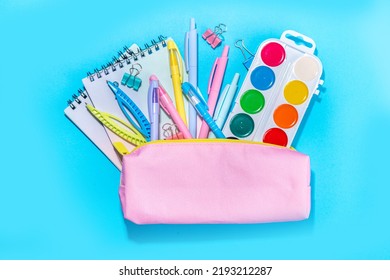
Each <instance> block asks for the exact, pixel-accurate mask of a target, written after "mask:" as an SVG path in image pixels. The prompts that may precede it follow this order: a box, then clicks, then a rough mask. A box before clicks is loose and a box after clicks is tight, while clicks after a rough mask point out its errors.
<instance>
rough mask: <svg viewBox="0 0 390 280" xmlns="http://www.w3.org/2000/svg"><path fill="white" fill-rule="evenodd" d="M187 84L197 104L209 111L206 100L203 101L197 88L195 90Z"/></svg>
mask: <svg viewBox="0 0 390 280" xmlns="http://www.w3.org/2000/svg"><path fill="white" fill-rule="evenodd" d="M187 84H188V85H189V87H190V89H191V90H192V92H193V93H194V95H195V97H196V98H197V99H198V100H199V102H200V103H201V104H202V105H203V106H204V107H205V108H206V110H208V109H209V107H208V106H207V102H206V100H204V98H203V96H202V93H201V92H200V91H199V88H198V89H196V88H195V87H194V86H193V85H192V84H191V83H189V82H187Z"/></svg>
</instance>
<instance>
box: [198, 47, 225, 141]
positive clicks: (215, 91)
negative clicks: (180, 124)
mask: <svg viewBox="0 0 390 280" xmlns="http://www.w3.org/2000/svg"><path fill="white" fill-rule="evenodd" d="M228 53H229V46H225V47H224V48H223V51H222V56H221V57H217V59H216V60H215V62H214V66H213V69H212V70H211V74H210V78H209V85H208V90H207V92H208V94H209V99H208V102H207V106H208V107H209V113H210V115H211V116H212V115H213V114H214V110H215V106H216V104H217V100H218V95H219V91H220V89H221V86H222V81H223V76H224V75H225V70H226V64H227V61H228ZM209 131H210V128H209V126H208V125H207V123H206V122H205V121H203V122H202V126H201V127H200V132H199V138H208V136H209Z"/></svg>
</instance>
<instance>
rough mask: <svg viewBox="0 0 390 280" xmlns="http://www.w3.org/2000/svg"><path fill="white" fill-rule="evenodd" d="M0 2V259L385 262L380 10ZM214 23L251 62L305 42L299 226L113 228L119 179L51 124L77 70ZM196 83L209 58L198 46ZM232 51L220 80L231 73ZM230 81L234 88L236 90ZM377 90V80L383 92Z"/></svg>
mask: <svg viewBox="0 0 390 280" xmlns="http://www.w3.org/2000/svg"><path fill="white" fill-rule="evenodd" d="M80 2H81V1H63V0H61V1H48V0H1V1H0V30H1V33H0V34H1V43H0V57H1V59H0V72H1V73H0V78H1V88H0V91H1V110H0V114H1V119H2V121H1V122H2V123H1V126H2V128H1V129H2V133H1V134H2V136H1V137H0V158H1V168H0V172H1V176H0V258H1V259H389V257H390V218H389V216H390V203H389V200H390V184H389V182H388V174H389V173H388V172H389V167H388V165H389V164H388V159H389V158H390V149H389V139H390V110H389V107H390V93H389V91H388V86H387V83H388V80H389V69H388V67H389V65H390V63H389V62H390V60H389V55H388V51H387V48H388V46H389V45H390V39H389V38H390V37H389V32H388V29H387V27H388V26H390V20H389V16H388V11H389V10H390V4H388V2H387V3H386V1H353V2H351V3H341V2H342V1H299V3H298V1H285V2H277V3H271V2H276V1H194V3H188V4H185V5H184V4H183V3H184V2H183V1H171V3H175V4H174V5H173V4H171V6H174V8H170V5H168V4H165V5H163V4H159V3H160V1H131V3H130V2H129V1H116V0H112V1H101V3H98V2H97V1H82V3H80ZM191 16H194V17H195V18H196V20H197V22H198V29H199V32H200V33H203V32H204V31H205V30H206V28H208V27H214V26H215V25H216V24H218V23H220V22H223V23H225V24H226V25H227V26H228V32H227V33H226V34H225V38H226V40H225V43H226V44H229V45H231V46H233V44H234V42H235V40H237V39H245V43H246V45H247V47H248V48H249V49H251V50H252V51H253V52H255V51H256V49H257V46H258V45H259V44H260V43H261V42H262V41H263V40H265V39H268V38H272V37H279V36H280V35H281V33H282V32H283V31H284V30H286V29H294V30H297V31H299V32H301V33H303V34H306V35H308V36H310V37H312V38H313V39H314V40H315V41H316V43H317V47H318V56H319V58H320V59H321V61H322V63H323V66H324V70H325V73H324V78H325V84H324V87H325V90H324V91H323V92H322V94H321V96H320V97H319V98H317V99H315V100H314V102H312V106H311V107H310V110H309V115H308V117H307V118H306V119H305V121H304V124H303V125H302V127H301V130H300V133H299V135H298V137H297V138H296V141H295V147H296V148H297V149H298V150H299V151H301V152H304V153H306V154H308V155H310V157H311V163H312V166H311V167H312V186H313V209H312V213H311V216H310V219H308V220H306V221H303V222H295V223H276V224H258V225H184V226H176V225H152V226H136V225H134V224H132V223H130V222H125V221H124V220H123V217H122V213H121V209H120V204H119V199H118V183H119V175H120V173H119V171H118V170H117V169H116V168H115V167H114V166H113V165H112V164H111V163H110V162H109V161H108V160H107V159H106V158H105V156H104V155H103V154H101V153H100V152H99V151H98V149H97V148H96V147H95V146H94V145H92V144H91V143H90V142H89V140H88V139H87V138H85V136H84V135H83V134H82V133H80V131H79V130H78V129H77V128H76V127H75V126H73V124H72V123H71V122H70V121H69V120H68V119H67V118H66V117H65V116H64V114H63V110H64V108H65V107H66V100H67V99H68V98H69V97H70V96H71V95H72V94H73V93H76V91H77V89H78V88H79V87H80V86H81V85H82V84H81V79H82V78H83V77H84V76H85V74H86V72H87V71H90V70H91V69H93V68H95V67H98V66H100V65H101V64H103V63H104V62H106V61H107V60H109V58H111V57H112V56H113V55H115V53H116V50H118V49H120V48H121V47H122V46H123V45H125V44H127V45H130V44H131V43H133V42H135V43H139V44H143V43H144V42H146V41H148V40H150V39H152V38H156V37H157V36H158V35H160V34H163V35H167V36H171V37H173V38H174V39H175V40H176V41H177V43H178V45H179V47H180V49H181V50H182V51H183V36H184V32H185V31H187V29H188V25H189V18H190V17H191ZM199 46H200V50H199V52H200V55H201V57H200V59H199V62H200V69H199V76H200V77H199V78H200V87H201V89H203V90H205V89H206V86H207V80H208V75H209V72H210V69H211V67H212V64H213V61H214V59H215V57H217V56H218V55H220V53H221V51H222V48H221V47H219V48H218V49H217V50H212V49H211V47H210V46H208V45H207V44H206V43H205V42H204V41H203V40H202V39H201V38H200V39H199ZM242 60H243V59H242V55H241V53H240V52H239V50H238V49H236V48H234V47H232V49H231V53H230V59H229V64H228V70H227V73H226V77H228V78H227V79H225V83H226V82H228V81H230V80H231V77H232V76H233V74H234V72H236V71H238V72H240V73H241V75H242V76H244V75H245V73H246V71H245V68H244V67H243V66H242V64H241V62H242ZM242 80H243V78H241V82H242ZM386 81H387V83H386Z"/></svg>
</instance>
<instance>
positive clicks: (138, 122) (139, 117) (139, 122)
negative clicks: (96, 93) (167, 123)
mask: <svg viewBox="0 0 390 280" xmlns="http://www.w3.org/2000/svg"><path fill="white" fill-rule="evenodd" d="M106 82H107V85H108V87H109V88H110V89H111V90H112V92H113V93H114V95H115V98H116V101H117V102H118V104H119V107H120V108H121V110H122V112H123V114H124V115H125V117H126V118H127V119H128V121H129V122H130V123H131V124H132V125H133V126H134V127H135V128H136V129H137V130H138V131H139V132H141V133H142V135H143V136H145V139H146V140H147V141H149V140H150V123H149V121H148V119H147V118H146V117H145V115H144V114H143V113H142V111H141V110H140V109H139V108H138V106H137V105H136V104H135V103H134V102H133V100H131V98H130V97H128V96H127V94H126V93H125V92H124V91H123V90H121V89H120V88H119V84H118V83H117V82H110V81H106ZM129 112H130V113H131V114H132V115H133V117H131V116H130V115H129Z"/></svg>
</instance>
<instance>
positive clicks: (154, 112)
mask: <svg viewBox="0 0 390 280" xmlns="http://www.w3.org/2000/svg"><path fill="white" fill-rule="evenodd" d="M148 111H149V120H150V140H151V141H153V140H158V139H159V132H160V105H159V101H158V81H156V80H154V79H149V90H148Z"/></svg>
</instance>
